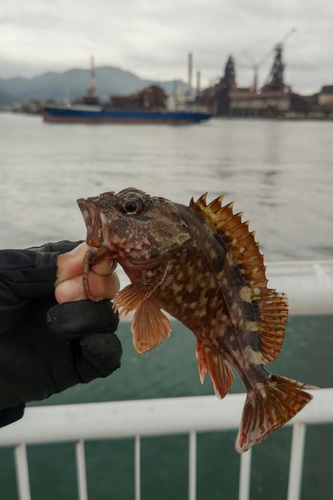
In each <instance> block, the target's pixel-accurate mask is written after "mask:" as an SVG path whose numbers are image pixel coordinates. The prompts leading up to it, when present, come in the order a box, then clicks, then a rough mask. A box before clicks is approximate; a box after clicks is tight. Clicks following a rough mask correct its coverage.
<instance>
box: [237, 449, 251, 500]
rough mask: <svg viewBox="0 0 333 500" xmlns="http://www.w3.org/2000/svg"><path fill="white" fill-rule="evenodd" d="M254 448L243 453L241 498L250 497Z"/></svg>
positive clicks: (240, 477)
mask: <svg viewBox="0 0 333 500" xmlns="http://www.w3.org/2000/svg"><path fill="white" fill-rule="evenodd" d="M251 458H252V448H250V449H249V450H248V451H246V452H245V453H242V454H241V458H240V474H239V500H249V498H250V478H251Z"/></svg>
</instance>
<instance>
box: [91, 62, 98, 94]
mask: <svg viewBox="0 0 333 500" xmlns="http://www.w3.org/2000/svg"><path fill="white" fill-rule="evenodd" d="M90 64H91V72H90V74H91V87H90V94H91V95H92V96H93V97H96V96H97V90H96V73H95V61H94V56H91V59H90Z"/></svg>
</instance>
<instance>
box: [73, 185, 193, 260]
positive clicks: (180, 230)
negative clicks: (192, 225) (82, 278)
mask: <svg viewBox="0 0 333 500" xmlns="http://www.w3.org/2000/svg"><path fill="white" fill-rule="evenodd" d="M77 203H78V205H79V208H80V210H81V212H82V215H83V218H84V220H85V223H86V226H87V238H86V242H87V244H88V245H89V246H91V247H97V248H101V247H102V248H103V250H104V251H105V249H107V253H108V255H109V257H111V258H114V259H116V260H118V262H119V263H120V264H121V265H122V266H123V267H124V268H125V269H126V267H127V268H128V267H130V268H131V267H132V268H133V267H134V268H137V269H140V268H141V269H148V268H150V267H154V266H155V265H156V264H158V263H159V262H162V261H163V260H164V259H166V258H167V257H168V256H170V255H172V254H173V253H174V252H176V251H177V250H178V249H180V248H181V247H182V246H183V245H184V244H185V243H186V242H187V241H188V240H189V239H190V234H189V231H188V228H187V225H186V223H185V222H184V221H183V220H182V218H181V215H180V213H179V211H178V209H177V204H174V203H172V202H171V201H169V200H167V199H165V198H159V197H151V196H150V195H148V194H147V193H145V192H143V191H140V190H138V189H135V188H127V189H124V190H122V191H120V192H119V193H117V194H116V193H115V192H113V191H110V192H106V193H102V194H101V195H99V196H96V197H92V198H87V199H83V198H82V199H79V200H77Z"/></svg>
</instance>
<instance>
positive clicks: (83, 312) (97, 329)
mask: <svg viewBox="0 0 333 500" xmlns="http://www.w3.org/2000/svg"><path fill="white" fill-rule="evenodd" d="M118 323H119V317H118V314H117V313H115V312H114V311H113V309H112V303H111V301H110V300H102V301H100V302H91V301H90V300H81V301H77V302H65V303H64V304H57V305H56V306H54V307H52V308H51V309H50V310H49V311H48V313H47V325H48V328H49V331H50V333H51V334H52V335H53V337H55V338H56V339H58V340H63V341H66V342H69V341H71V340H77V339H80V338H81V337H83V336H84V335H88V334H91V333H101V334H104V333H110V332H111V333H113V332H115V331H116V330H117V327H118Z"/></svg>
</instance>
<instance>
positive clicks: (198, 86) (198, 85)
mask: <svg viewBox="0 0 333 500" xmlns="http://www.w3.org/2000/svg"><path fill="white" fill-rule="evenodd" d="M200 80H201V73H200V71H197V95H198V94H200Z"/></svg>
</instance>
